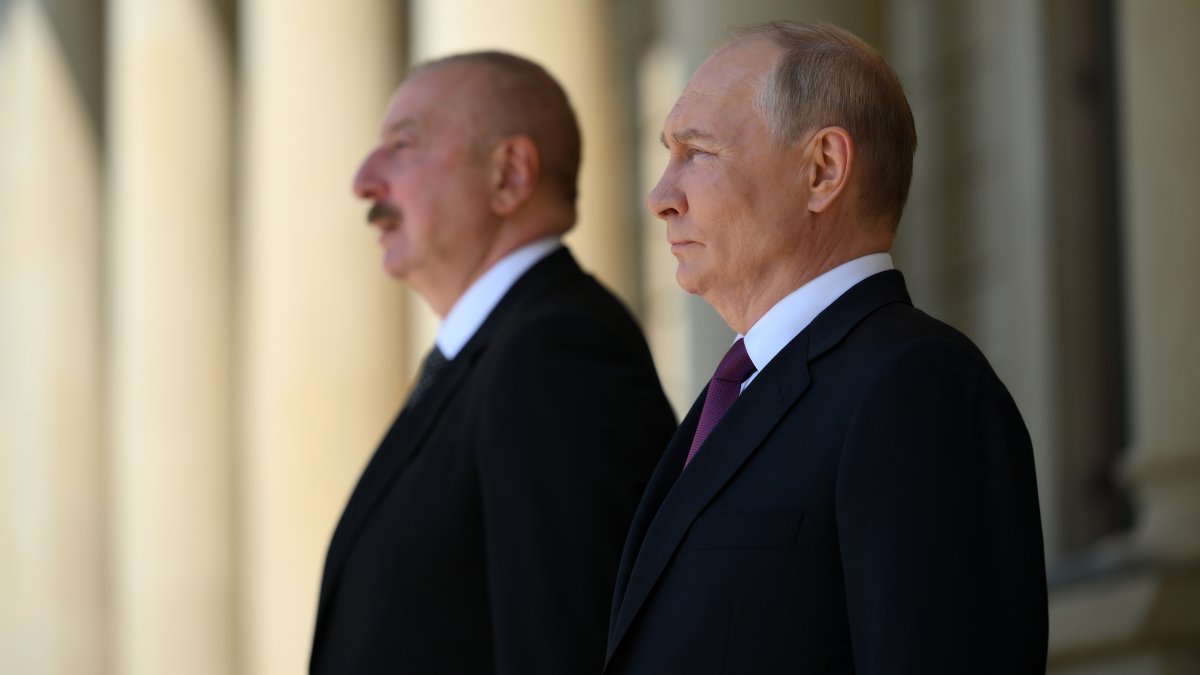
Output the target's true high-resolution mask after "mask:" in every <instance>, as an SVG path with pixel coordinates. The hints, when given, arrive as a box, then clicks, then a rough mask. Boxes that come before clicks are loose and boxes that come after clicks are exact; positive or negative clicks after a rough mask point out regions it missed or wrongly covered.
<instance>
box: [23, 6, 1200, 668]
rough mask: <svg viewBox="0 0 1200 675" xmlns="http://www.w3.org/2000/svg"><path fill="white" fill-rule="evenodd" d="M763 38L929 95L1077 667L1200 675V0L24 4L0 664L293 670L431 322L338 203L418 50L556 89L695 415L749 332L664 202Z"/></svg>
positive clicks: (942, 212)
mask: <svg viewBox="0 0 1200 675" xmlns="http://www.w3.org/2000/svg"><path fill="white" fill-rule="evenodd" d="M770 18H798V19H825V20H829V21H832V22H835V23H838V24H840V25H842V26H845V27H847V28H849V29H851V30H853V31H854V32H856V33H858V34H859V35H861V36H862V37H863V38H864V39H866V40H867V41H868V42H870V43H872V44H873V45H875V46H876V47H877V48H879V49H880V50H881V51H882V52H883V53H884V54H885V55H886V56H887V57H888V58H889V60H890V61H891V62H892V63H893V64H894V66H895V67H896V69H897V71H898V72H899V74H900V76H901V79H902V80H903V82H904V84H905V87H906V89H907V91H908V94H909V99H910V101H911V103H912V107H913V110H914V113H915V115H916V119H917V126H918V134H919V138H920V147H919V149H918V152H917V159H916V175H915V180H914V185H913V189H912V196H911V198H910V202H909V207H908V209H907V212H906V215H905V218H904V220H903V222H902V224H901V227H900V238H899V243H898V245H897V250H896V252H895V255H896V260H897V264H898V266H899V267H900V268H901V269H902V270H903V271H904V272H905V274H906V276H907V279H908V282H909V286H910V290H911V291H912V293H913V296H914V299H915V302H916V304H917V305H918V306H920V307H922V308H924V309H925V310H926V311H928V312H930V313H931V314H933V315H935V316H938V317H940V318H942V319H944V320H946V321H948V322H950V323H952V324H954V325H955V326H957V327H959V328H960V329H962V330H964V331H965V332H966V333H967V334H969V335H970V336H971V337H972V338H973V339H974V340H975V341H976V342H977V343H978V344H979V345H980V346H981V348H982V349H983V351H984V352H985V353H986V354H987V355H988V356H989V358H990V359H991V360H992V362H993V364H994V365H995V367H996V370H997V371H998V372H999V373H1000V376H1001V378H1002V379H1003V380H1004V381H1005V382H1006V383H1007V385H1008V386H1009V388H1010V390H1011V391H1012V393H1013V395H1014V397H1015V398H1016V400H1017V403H1018V405H1019V406H1020V408H1021V410H1022V413H1023V414H1024V416H1025V419H1026V422H1027V424H1028V426H1029V429H1030V432H1031V434H1032V436H1033V439H1034V444H1035V447H1036V453H1037V458H1036V459H1037V465H1038V472H1039V481H1040V491H1041V503H1042V514H1043V521H1044V531H1045V539H1046V546H1047V558H1048V563H1049V570H1050V572H1049V574H1050V584H1051V647H1050V651H1051V653H1050V659H1051V672H1053V673H1060V674H1067V673H1070V674H1076V675H1084V674H1096V675H1099V674H1105V675H1120V674H1131V675H1132V674H1163V675H1190V674H1195V673H1200V609H1197V608H1200V357H1198V356H1197V349H1198V345H1200V312H1198V311H1197V307H1200V301H1198V299H1197V298H1198V297H1200V265H1197V261H1196V256H1197V251H1200V217H1198V216H1197V210H1198V209H1197V207H1198V206H1200V203H1198V198H1197V194H1198V192H1200V126H1198V121H1200V76H1198V75H1197V72H1196V71H1197V70H1198V67H1200V39H1197V34H1198V32H1200V0H961V1H958V0H841V1H837V0H792V1H790V2H785V1H783V0H739V1H738V2H728V1H726V0H409V1H408V2H401V1H399V0H396V1H384V0H341V1H339V2H326V1H323V0H0V673H4V674H6V675H7V674H14V675H42V674H45V675H51V674H54V675H57V674H63V675H125V674H129V675H142V674H154V675H160V674H162V673H173V674H192V673H194V674H197V675H214V674H231V675H276V674H280V675H282V674H286V673H301V672H305V669H306V664H307V657H308V649H309V640H310V637H311V627H312V621H313V615H314V612H315V606H316V597H317V590H318V584H319V580H320V568H321V564H322V561H323V557H324V552H325V547H326V544H327V542H328V538H329V536H330V533H331V531H332V529H333V526H334V524H335V522H336V519H337V517H338V515H339V514H340V511H341V508H342V506H343V504H344V501H345V499H346V497H347V496H348V494H349V491H350V489H351V487H352V484H353V482H354V480H355V479H356V478H357V475H358V472H359V471H360V470H361V468H362V466H363V465H364V463H365V462H366V459H367V458H368V456H369V455H370V453H371V452H372V451H373V449H374V447H375V443H376V442H377V440H378V439H379V438H380V437H381V435H382V433H383V432H384V430H385V429H386V428H387V426H388V425H389V423H390V421H391V419H392V417H393V416H394V415H395V414H396V412H397V411H398V409H399V406H400V404H401V402H402V401H403V400H404V397H405V394H406V391H407V388H408V386H409V383H410V381H411V377H412V373H413V371H414V368H415V366H416V364H417V362H418V359H419V355H421V354H423V353H424V352H425V351H426V350H427V349H428V348H429V345H430V344H431V342H432V336H433V331H434V330H435V328H436V324H435V323H434V321H433V320H432V319H431V315H430V314H429V313H428V311H427V309H426V308H425V306H424V305H423V303H422V302H421V301H420V300H419V299H415V298H413V297H411V296H409V295H408V294H407V293H406V292H405V290H404V289H403V288H402V287H401V286H399V285H398V284H395V283H392V282H390V281H388V280H387V278H386V277H385V276H384V274H383V273H382V272H381V271H380V269H379V253H378V251H377V248H376V243H375V236H374V234H373V233H372V232H371V231H370V230H369V229H368V228H367V227H366V224H365V213H366V210H367V205H366V204H363V203H359V202H356V200H355V199H354V198H353V197H352V195H351V193H350V180H351V177H352V174H353V172H354V170H355V168H356V166H357V164H358V161H359V160H360V159H361V157H362V156H363V155H364V154H365V153H366V152H367V150H368V149H369V148H371V147H372V144H373V143H375V140H376V138H377V132H378V123H379V120H380V119H381V116H382V113H383V110H384V106H385V104H386V102H387V99H388V97H389V94H390V93H391V91H392V89H393V88H394V87H395V85H396V84H397V83H398V82H399V80H400V78H401V77H402V75H403V72H404V69H405V67H406V65H407V64H411V63H414V62H416V61H419V60H421V59H425V58H429V57H434V56H439V55H443V54H447V53H450V52H455V51H462V50H467V49H478V48H502V49H507V50H510V51H514V52H517V53H520V54H523V55H526V56H529V57H532V58H534V59H535V60H537V61H539V62H541V63H543V64H544V65H546V66H547V67H548V69H549V70H550V71H551V72H552V73H554V74H555V75H556V76H557V77H558V78H559V79H560V80H561V81H562V82H563V83H564V85H565V87H566V88H567V90H568V92H569V93H570V95H571V98H572V100H573V103H574V106H575V108H576V110H577V112H578V114H579V116H580V118H581V123H582V127H583V132H584V169H583V175H582V184H581V192H582V203H581V211H580V213H581V218H580V223H579V226H578V228H577V230H576V231H575V232H574V233H572V235H571V237H570V240H569V241H570V243H571V245H572V247H573V248H574V250H575V251H576V254H577V256H578V257H579V258H580V259H581V261H582V262H583V264H584V266H585V267H587V268H589V269H591V270H592V271H593V272H594V273H595V274H596V275H597V276H598V277H600V279H601V280H603V281H604V282H605V283H607V284H608V285H609V286H611V287H612V288H614V289H615V290H616V291H617V292H618V293H619V294H620V295H621V296H622V297H623V298H624V299H625V301H626V302H627V303H628V304H629V305H630V307H631V308H632V309H633V310H634V312H635V313H636V314H637V315H638V317H639V318H640V319H641V321H642V322H643V325H644V326H645V328H646V331H647V334H648V336H649V338H650V341H651V343H652V347H653V350H654V355H655V358H656V362H657V365H658V368H659V371H660V374H661V376H662V378H663V380H664V382H665V384H666V387H667V389H668V392H669V394H670V396H671V399H672V401H673V403H674V404H675V406H676V409H677V411H679V412H680V413H682V412H685V411H686V409H687V407H688V406H689V405H690V403H691V401H692V399H693V398H694V397H695V395H696V394H697V393H698V392H699V391H700V389H701V387H702V386H703V385H704V383H705V382H706V380H707V378H708V376H709V374H710V373H711V370H712V368H713V366H714V364H715V363H716V362H717V361H718V360H719V358H720V355H721V353H723V351H724V349H725V347H726V346H727V345H728V341H729V339H730V338H731V334H730V332H729V330H728V329H727V328H725V326H724V325H723V324H722V322H721V321H720V319H719V318H718V317H717V316H716V315H715V314H714V313H713V312H712V310H711V309H709V308H708V306H707V305H705V304H704V303H703V302H701V301H699V300H698V299H696V298H692V297H688V296H687V295H686V294H684V293H683V292H682V291H680V290H679V289H678V287H677V286H676V285H675V281H674V260H673V258H672V257H671V255H670V253H669V251H668V247H667V245H666V242H665V237H664V232H663V227H662V225H661V223H659V222H658V221H656V220H654V219H653V218H651V217H650V216H649V214H648V213H647V212H646V211H645V209H644V206H643V205H642V200H643V197H644V195H645V194H646V192H647V191H648V189H649V187H650V186H651V185H652V184H653V183H654V181H655V180H656V179H657V177H658V174H659V172H660V171H661V170H662V168H663V166H664V165H665V162H666V155H665V151H663V150H662V149H661V147H660V146H659V143H658V134H659V130H660V126H661V123H662V120H663V118H664V117H665V115H666V112H667V111H668V109H669V108H670V106H671V104H672V103H673V102H674V100H675V97H676V96H677V95H678V94H679V92H680V91H681V90H682V88H683V85H684V83H685V82H686V79H687V77H688V76H689V75H690V73H691V72H692V70H693V69H694V68H695V67H696V66H698V65H699V63H700V62H701V61H702V60H703V59H704V58H705V56H706V55H707V53H708V51H709V49H710V47H711V46H712V44H713V42H714V40H716V39H717V38H718V37H719V36H720V35H721V34H722V33H724V32H725V31H726V30H727V29H728V28H729V27H732V26H737V25H740V24H744V23H748V22H752V21H758V20H763V19H770ZM963 620H964V621H970V620H971V617H963Z"/></svg>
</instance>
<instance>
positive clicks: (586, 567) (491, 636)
mask: <svg viewBox="0 0 1200 675" xmlns="http://www.w3.org/2000/svg"><path fill="white" fill-rule="evenodd" d="M674 427H675V420H674V416H673V413H672V412H671V409H670V407H669V405H668V403H667V401H666V398H665V397H664V396H663V393H662V389H661V388H660V386H659V383H658V379H657V376H656V375H655V371H654V366H653V363H652V361H651V357H650V353H649V350H648V349H647V347H646V343H645V340H644V339H643V337H642V334H641V332H640V331H639V330H638V328H637V326H636V324H635V323H634V321H633V319H632V318H631V317H630V315H629V314H628V312H627V311H626V310H625V309H624V307H623V306H622V305H621V304H620V302H619V301H617V300H616V298H614V297H613V296H612V295H611V294H610V293H609V292H608V291H607V290H605V289H603V288H602V287H601V286H600V285H599V284H598V283H596V281H595V280H594V279H592V278H591V277H590V276H588V275H586V274H584V273H583V272H582V271H581V270H580V269H579V267H578V266H577V265H576V264H575V261H574V259H573V258H572V257H571V255H570V253H569V252H567V251H566V250H565V249H563V250H560V251H557V252H555V253H552V254H551V255H549V256H548V257H547V258H545V259H543V260H542V261H540V262H539V263H537V264H536V265H535V266H534V267H533V268H531V269H530V270H529V271H528V272H527V273H526V274H525V275H524V276H522V277H521V279H519V280H518V281H517V283H516V284H515V285H514V286H513V287H512V288H511V289H510V290H509V292H508V293H507V294H506V295H505V296H504V298H503V299H502V300H501V302H500V303H499V305H497V307H496V308H495V310H494V311H493V312H492V313H491V315H490V316H489V317H488V318H487V320H486V321H485V322H484V324H483V325H482V326H481V327H480V329H479V331H478V332H477V333H476V334H475V336H474V337H472V338H471V340H470V341H469V342H468V344H467V345H466V346H465V347H464V349H463V350H462V352H461V353H459V355H458V356H457V357H456V358H455V359H454V360H453V361H451V362H450V364H449V365H448V366H447V367H446V369H445V370H443V371H442V372H441V373H440V374H439V375H438V378H437V379H436V380H435V382H434V384H433V386H432V387H431V388H430V389H429V391H428V392H427V393H426V394H425V396H424V397H423V398H422V399H421V400H420V402H419V403H417V404H416V405H414V406H411V407H410V408H408V409H406V410H404V411H402V412H401V413H400V415H399V417H398V418H397V419H396V421H395V423H394V424H393V426H392V428H391V430H390V431H389V432H388V433H387V435H386V437H385V438H384V439H383V441H382V443H381V444H380V446H379V448H378V450H376V452H375V455H374V457H372V459H371V461H370V463H369V464H368V465H367V467H366V469H365V470H364V472H363V474H362V477H361V478H360V479H359V483H358V485H357V487H356V488H355V490H354V493H353V495H352V496H351V497H350V500H349V502H348V504H347V506H346V510H345V512H344V513H343V515H342V519H341V522H340V523H339V524H338V526H337V530H336V531H335V533H334V535H333V539H332V541H331V543H330V546H329V553H328V556H327V559H326V563H325V572H324V576H323V579H322V583H321V595H320V602H319V607H318V611H317V622H316V630H315V636H314V639H313V650H312V657H311V662H310V671H311V672H312V673H320V674H331V675H332V674H337V675H353V674H358V673H418V674H426V673H450V674H460V673H462V674H484V673H511V674H514V675H518V674H519V675H534V674H538V673H546V674H553V675H562V674H564V673H587V672H593V673H594V672H598V671H599V670H600V669H601V667H602V666H603V663H604V640H605V635H606V632H607V624H608V609H609V606H610V601H611V597H612V584H613V580H614V578H615V576H616V568H617V562H618V558H619V556H620V550H621V543H622V541H623V540H624V537H625V533H626V531H627V529H628V526H629V521H630V519H631V518H632V515H633V511H634V509H635V507H636V506H637V502H638V498H639V497H640V495H641V493H642V489H643V488H644V487H645V484H646V480H647V479H648V477H649V475H650V472H651V471H652V469H653V467H654V465H655V463H656V462H657V461H658V457H659V455H660V454H661V452H662V449H663V447H664V446H665V445H666V443H667V440H668V439H669V438H670V436H671V434H672V432H673V431H674Z"/></svg>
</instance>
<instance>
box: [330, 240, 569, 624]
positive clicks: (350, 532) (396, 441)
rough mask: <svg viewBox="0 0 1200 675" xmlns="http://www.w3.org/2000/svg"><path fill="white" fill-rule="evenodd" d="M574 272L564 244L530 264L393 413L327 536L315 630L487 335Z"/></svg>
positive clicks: (487, 337) (479, 355) (460, 384)
mask: <svg viewBox="0 0 1200 675" xmlns="http://www.w3.org/2000/svg"><path fill="white" fill-rule="evenodd" d="M572 277H576V278H583V277H584V274H583V271H582V270H581V269H580V268H579V266H578V264H576V262H575V259H574V257H573V256H572V255H571V253H570V252H569V251H568V250H567V249H566V248H562V249H559V250H557V251H555V252H553V253H551V254H549V255H547V256H546V257H545V258H543V259H542V260H540V261H539V262H538V263H537V264H535V265H534V266H533V267H531V268H530V269H529V270H528V271H527V272H526V273H525V274H524V275H522V276H521V278H520V279H518V280H517V282H516V283H515V284H513V286H512V288H510V289H509V291H508V292H507V293H506V294H505V295H504V297H503V298H502V299H501V300H500V302H499V303H498V304H497V305H496V307H495V308H494V309H493V310H492V312H491V313H490V314H489V315H488V318H487V319H486V320H485V321H484V322H483V324H482V325H481V326H480V327H479V330H478V331H476V332H475V335H474V336H472V337H471V339H470V340H469V341H468V342H467V344H466V346H464V347H463V349H462V351H461V352H460V353H459V354H458V356H457V357H455V358H454V360H452V361H451V362H450V363H449V364H448V365H447V366H446V368H445V370H443V371H442V373H441V374H440V375H439V376H438V377H437V379H436V380H435V382H434V383H433V386H432V387H431V388H430V389H429V392H428V393H427V394H426V395H425V397H424V398H423V399H422V400H421V401H420V402H419V403H418V404H417V405H415V406H413V407H412V408H410V409H407V410H403V411H401V413H400V415H399V416H398V417H397V418H396V421H395V422H394V423H393V424H392V427H391V429H390V430H389V431H388V433H387V435H386V436H384V439H383V441H382V442H381V443H380V444H379V448H377V449H376V451H375V455H374V456H372V458H371V460H370V462H368V464H367V467H366V469H364V470H363V473H362V476H361V477H360V478H359V481H358V485H357V486H355V488H354V492H353V493H352V494H351V495H350V499H349V501H348V502H347V503H346V508H345V510H344V512H343V513H342V518H341V520H340V521H339V522H338V525H337V528H336V529H335V530H334V533H333V538H332V539H331V540H330V543H329V552H328V554H327V556H326V560H325V570H324V573H323V575H322V579H321V593H320V599H319V600H318V603H317V629H316V630H317V634H318V635H319V634H320V632H321V626H322V620H323V617H324V614H325V612H326V611H327V607H328V603H329V597H330V595H331V593H332V591H333V588H334V587H335V586H336V583H337V578H338V574H340V572H341V568H342V566H343V563H344V561H345V558H346V555H347V553H348V552H349V551H350V550H351V549H352V548H353V545H354V542H355V540H356V539H357V538H358V535H359V533H360V532H361V531H362V528H363V526H364V525H365V524H366V522H367V521H368V520H369V519H370V517H371V514H372V513H374V511H375V509H376V507H377V506H378V504H379V502H380V501H381V500H382V499H383V497H384V495H385V494H387V491H388V489H390V487H391V485H392V484H393V483H394V482H395V480H396V478H397V476H399V475H400V474H401V473H402V472H403V469H404V467H405V466H407V465H408V463H409V462H410V461H412V459H413V458H414V457H415V456H416V455H417V454H418V453H419V451H420V450H421V448H422V447H423V446H424V444H425V441H426V439H427V438H428V436H429V434H430V433H432V431H433V429H434V428H435V427H436V426H437V422H438V421H439V420H440V419H442V417H443V414H444V412H445V409H446V407H447V406H449V405H450V404H451V403H452V401H453V399H454V396H455V394H456V393H457V392H458V390H459V389H460V388H461V387H462V386H463V385H464V384H465V383H466V381H467V379H468V375H469V374H470V372H471V370H472V369H473V368H474V366H475V364H476V362H477V361H478V360H479V358H480V357H481V356H482V355H483V354H484V353H485V352H486V350H487V345H488V342H489V340H490V339H491V336H492V335H494V334H495V333H496V332H497V331H499V330H502V328H501V327H502V325H503V323H504V321H505V319H506V317H507V316H508V315H509V314H510V313H511V312H512V310H513V308H514V307H517V306H519V305H520V304H521V303H522V302H524V299H525V298H526V297H528V296H530V295H533V294H536V293H538V292H541V291H543V290H544V289H546V288H554V287H558V286H561V285H562V284H564V283H566V282H567V280H568V279H570V278H572Z"/></svg>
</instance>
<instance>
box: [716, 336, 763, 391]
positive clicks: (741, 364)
mask: <svg viewBox="0 0 1200 675" xmlns="http://www.w3.org/2000/svg"><path fill="white" fill-rule="evenodd" d="M755 370H758V369H757V368H755V367H754V362H753V361H751V360H750V355H749V354H747V353H746V344H745V342H744V341H743V340H742V339H741V338H738V339H737V341H736V342H734V343H733V346H732V347H730V348H729V351H727V352H725V358H723V359H721V363H720V364H718V365H717V372H715V373H713V378H714V379H718V380H725V381H728V382H737V383H742V382H745V381H746V378H747V377H750V374H751V373H753V372H754V371H755Z"/></svg>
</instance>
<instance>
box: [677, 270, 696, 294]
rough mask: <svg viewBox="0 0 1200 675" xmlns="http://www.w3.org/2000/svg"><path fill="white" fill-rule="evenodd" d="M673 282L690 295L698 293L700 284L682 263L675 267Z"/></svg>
mask: <svg viewBox="0 0 1200 675" xmlns="http://www.w3.org/2000/svg"><path fill="white" fill-rule="evenodd" d="M675 283H677V284H679V287H680V288H682V289H683V290H685V291H687V292H688V293H691V294H692V295H700V284H699V280H698V279H696V276H695V275H694V274H692V273H691V272H690V271H689V270H687V269H686V266H685V265H684V264H683V263H680V264H679V266H678V267H676V268H675Z"/></svg>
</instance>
